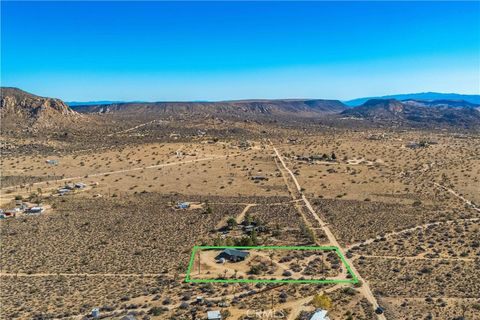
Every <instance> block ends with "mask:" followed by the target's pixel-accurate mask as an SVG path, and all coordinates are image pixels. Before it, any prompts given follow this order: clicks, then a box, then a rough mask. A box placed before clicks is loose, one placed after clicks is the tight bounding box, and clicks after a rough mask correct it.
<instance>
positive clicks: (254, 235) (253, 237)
mask: <svg viewBox="0 0 480 320" xmlns="http://www.w3.org/2000/svg"><path fill="white" fill-rule="evenodd" d="M250 239H252V243H253V245H254V246H255V245H257V243H258V238H257V231H256V230H255V229H253V230H252V234H251V235H250Z"/></svg>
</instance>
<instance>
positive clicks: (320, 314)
mask: <svg viewBox="0 0 480 320" xmlns="http://www.w3.org/2000/svg"><path fill="white" fill-rule="evenodd" d="M310 320H330V318H329V317H328V316H327V310H323V309H317V310H316V311H315V313H314V314H313V315H312V317H311V318H310Z"/></svg>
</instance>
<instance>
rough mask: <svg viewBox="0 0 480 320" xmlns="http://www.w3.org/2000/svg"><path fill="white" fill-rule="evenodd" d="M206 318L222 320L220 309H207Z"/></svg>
mask: <svg viewBox="0 0 480 320" xmlns="http://www.w3.org/2000/svg"><path fill="white" fill-rule="evenodd" d="M207 319H208V320H222V315H221V313H220V311H218V310H215V311H207Z"/></svg>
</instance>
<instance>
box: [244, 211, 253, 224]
mask: <svg viewBox="0 0 480 320" xmlns="http://www.w3.org/2000/svg"><path fill="white" fill-rule="evenodd" d="M252 222H253V218H252V215H251V214H250V213H248V212H247V213H246V214H245V224H246V225H250V224H252Z"/></svg>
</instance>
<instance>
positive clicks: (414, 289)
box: [0, 88, 480, 320]
mask: <svg viewBox="0 0 480 320" xmlns="http://www.w3.org/2000/svg"><path fill="white" fill-rule="evenodd" d="M479 110H480V109H479V105H477V104H475V103H472V102H467V101H459V100H414V99H404V100H395V99H371V100H368V101H366V102H364V103H362V104H359V105H358V106H347V105H345V104H344V103H342V102H340V101H336V100H241V101H225V102H158V103H142V102H135V103H111V104H99V105H96V104H90V105H72V106H68V105H67V104H66V103H64V102H63V101H61V100H59V99H55V98H45V97H39V96H36V95H33V94H30V93H27V92H25V91H22V90H20V89H16V88H2V97H1V136H0V139H1V141H0V143H1V159H0V160H1V168H2V174H1V180H0V181H1V198H0V201H1V208H2V212H1V218H2V219H1V220H0V228H1V258H0V268H1V270H0V280H1V281H0V288H1V295H0V300H1V305H2V308H1V314H0V318H2V319H90V318H94V317H97V318H109V319H207V318H208V319H273V318H275V317H277V318H283V319H289V320H304V319H305V320H306V319H313V318H312V316H313V315H314V314H315V313H316V312H318V310H320V309H325V310H327V311H328V316H329V317H330V319H398V320H403V319H480V317H479V315H480V295H479V292H480V236H479V235H480V223H479V219H480V206H479V205H478V204H479V203H480V192H478V191H479V189H480V135H479V133H480V111H479ZM194 247H195V248H196V247H200V248H201V247H206V248H207V249H201V250H198V252H197V251H195V252H194ZM212 247H213V249H212ZM215 247H218V249H215ZM256 247H258V248H260V249H258V250H255V249H252V248H256ZM307 247H308V248H307ZM329 247H334V248H337V249H338V251H337V249H336V250H324V249H313V248H329ZM235 248H236V249H235ZM262 248H263V249H262ZM273 248H289V249H283V250H274V249H273ZM295 248H306V249H295ZM309 248H312V249H311V250H310V249H309ZM197 253H198V254H197ZM205 280H207V281H205ZM209 280H213V281H209ZM337 280H340V281H337Z"/></svg>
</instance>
